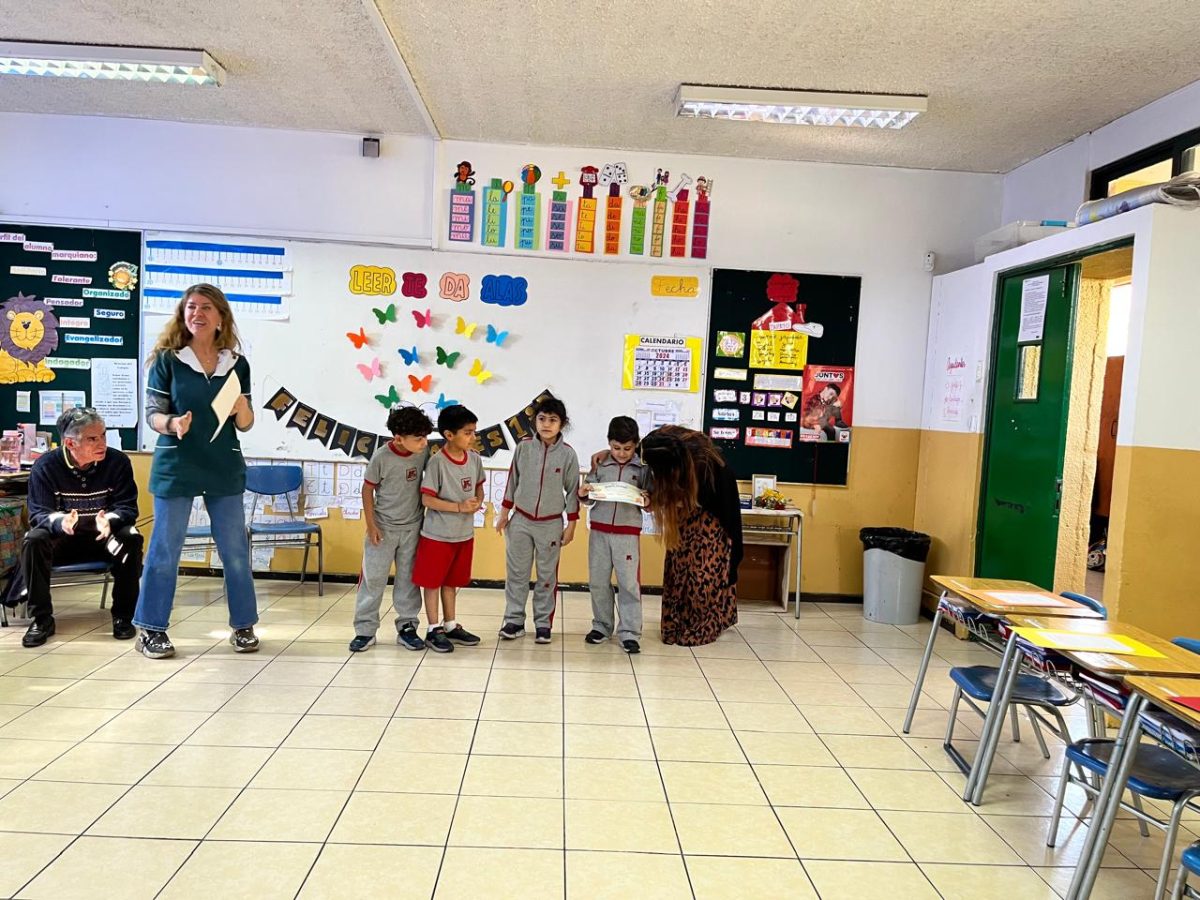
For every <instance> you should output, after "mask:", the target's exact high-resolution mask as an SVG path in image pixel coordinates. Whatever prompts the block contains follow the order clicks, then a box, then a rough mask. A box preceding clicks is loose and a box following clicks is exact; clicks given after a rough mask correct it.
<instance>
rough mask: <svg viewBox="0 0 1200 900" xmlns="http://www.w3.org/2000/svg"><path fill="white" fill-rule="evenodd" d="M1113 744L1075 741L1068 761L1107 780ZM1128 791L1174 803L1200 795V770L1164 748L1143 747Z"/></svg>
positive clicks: (1134, 766) (1088, 740)
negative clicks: (1189, 795) (1190, 796)
mask: <svg viewBox="0 0 1200 900" xmlns="http://www.w3.org/2000/svg"><path fill="white" fill-rule="evenodd" d="M1113 743H1114V742H1113V741H1111V740H1108V739H1106V738H1087V739H1085V740H1082V741H1076V742H1075V743H1074V744H1071V745H1070V746H1069V747H1067V759H1069V760H1071V762H1073V763H1076V764H1077V765H1080V766H1083V767H1084V768H1085V769H1088V770H1089V771H1092V772H1095V773H1096V774H1097V775H1101V776H1106V775H1107V774H1108V762H1109V760H1110V759H1111V758H1112V751H1113ZM1129 790H1131V791H1133V792H1134V793H1135V794H1141V795H1142V796H1143V797H1149V798H1151V799H1152V800H1166V801H1169V802H1171V803H1174V802H1176V801H1177V800H1179V798H1180V797H1182V796H1183V795H1185V794H1190V793H1194V792H1195V791H1200V769H1197V768H1196V767H1195V766H1193V765H1191V764H1190V763H1188V762H1186V761H1185V760H1183V759H1181V758H1180V757H1179V756H1178V755H1177V754H1175V753H1172V752H1171V751H1170V750H1167V749H1166V748H1164V747H1156V746H1154V745H1153V744H1140V745H1139V746H1138V749H1137V756H1135V757H1134V759H1133V768H1132V769H1131V770H1130V772H1129Z"/></svg>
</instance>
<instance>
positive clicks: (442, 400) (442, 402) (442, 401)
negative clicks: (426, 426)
mask: <svg viewBox="0 0 1200 900" xmlns="http://www.w3.org/2000/svg"><path fill="white" fill-rule="evenodd" d="M447 406H458V401H457V400H447V399H446V395H445V394H438V398H437V408H438V409H445V408H446V407H447Z"/></svg>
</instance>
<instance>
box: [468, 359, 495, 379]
mask: <svg viewBox="0 0 1200 900" xmlns="http://www.w3.org/2000/svg"><path fill="white" fill-rule="evenodd" d="M470 374H471V377H472V378H474V379H475V380H476V381H477V382H479V383H480V384H483V383H484V382H485V381H487V380H488V379H489V378H491V377H492V373H491V372H489V371H488V370H487V369H485V368H484V367H483V360H482V359H477V360H475V362H473V363H471V373H470Z"/></svg>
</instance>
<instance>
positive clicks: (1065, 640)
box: [1013, 627, 1166, 659]
mask: <svg viewBox="0 0 1200 900" xmlns="http://www.w3.org/2000/svg"><path fill="white" fill-rule="evenodd" d="M1013 631H1015V632H1016V633H1017V634H1019V635H1020V636H1021V637H1023V638H1025V639H1027V640H1028V641H1030V642H1031V643H1033V644H1037V646H1039V647H1045V648H1047V649H1050V650H1074V651H1075V652H1077V653H1116V654H1119V655H1122V656H1151V657H1156V658H1158V659H1163V658H1165V657H1166V654H1165V653H1159V652H1158V651H1157V650H1155V649H1154V648H1153V647H1148V646H1146V645H1145V644H1143V643H1142V642H1141V641H1136V640H1134V639H1133V638H1131V637H1126V636H1125V635H1123V634H1086V633H1083V632H1079V631H1051V630H1049V629H1046V628H1021V627H1017V628H1014V629H1013Z"/></svg>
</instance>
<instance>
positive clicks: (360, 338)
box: [346, 328, 367, 350]
mask: <svg viewBox="0 0 1200 900" xmlns="http://www.w3.org/2000/svg"><path fill="white" fill-rule="evenodd" d="M346 337H348V338H350V343H352V344H353V345H354V349H355V350H361V349H362V348H363V347H364V346H365V345H366V343H367V332H366V330H365V329H362V328H360V329H358V334H355V333H354V332H353V331H347V332H346Z"/></svg>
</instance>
